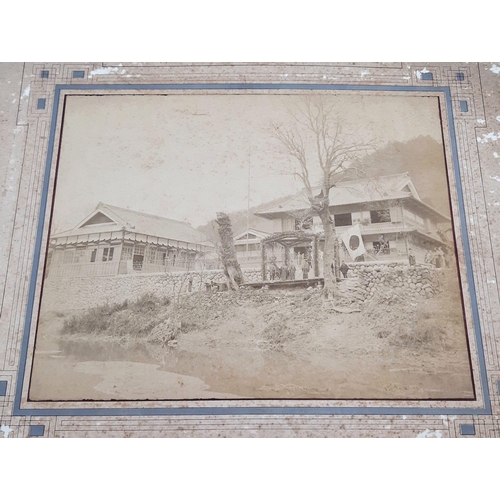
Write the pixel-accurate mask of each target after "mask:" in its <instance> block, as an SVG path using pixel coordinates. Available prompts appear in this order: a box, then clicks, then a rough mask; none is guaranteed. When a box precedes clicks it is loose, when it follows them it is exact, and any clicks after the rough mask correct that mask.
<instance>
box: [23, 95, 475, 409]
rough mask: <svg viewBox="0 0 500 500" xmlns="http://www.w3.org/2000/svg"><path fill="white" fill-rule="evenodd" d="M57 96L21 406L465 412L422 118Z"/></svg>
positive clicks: (450, 225)
mask: <svg viewBox="0 0 500 500" xmlns="http://www.w3.org/2000/svg"><path fill="white" fill-rule="evenodd" d="M283 92H285V91H283V90H281V91H280V92H274V91H265V92H259V91H239V92H237V91H227V90H226V91H214V92H210V91H206V90H205V91H203V92H200V91H189V92H175V91H173V92H172V93H166V92H165V91H162V92H161V93H159V92H157V93H154V92H153V91H149V93H148V92H145V93H143V94H130V93H128V94H125V93H119V92H117V93H113V94H112V93H104V94H103V93H101V94H100V95H97V94H96V95H92V94H91V93H89V94H88V95H87V94H85V95H84V94H81V95H76V94H73V95H67V96H65V97H64V103H63V110H62V116H63V119H62V124H61V127H60V128H61V131H60V137H59V149H58V152H57V154H58V157H57V169H56V173H55V182H54V191H53V196H52V206H50V207H48V209H47V210H48V211H49V212H50V226H49V229H48V231H49V232H48V238H47V245H46V248H45V249H44V253H43V256H44V267H43V283H42V289H41V299H40V305H39V309H38V318H37V323H36V337H35V345H34V356H33V362H32V366H31V376H30V384H29V394H28V400H29V401H148V400H151V401H169V400H175V401H183V400H279V399H284V400H285V399H286V400H290V399H292V400H293V399H296V400H356V399H358V400H359V399H366V400H405V401H407V400H474V398H475V388H474V382H473V377H472V369H471V362H470V353H469V344H468V336H467V327H466V320H465V316H464V309H465V307H464V301H463V297H462V289H461V279H460V274H459V266H458V263H457V252H456V245H457V241H456V236H455V232H454V221H453V217H452V201H451V200H452V199H453V196H452V195H451V194H450V193H451V189H452V188H451V187H450V182H449V179H448V173H447V172H448V168H449V167H448V166H447V163H446V151H445V141H444V139H443V137H444V134H446V132H445V131H444V130H443V124H442V122H441V112H440V102H439V97H437V96H429V95H424V94H423V93H422V94H418V93H415V94H411V93H399V94H397V93H391V92H382V91H378V92H377V91H369V92H368V91H367V92H360V91H356V92H353V91H348V90H345V91H343V90H338V91H295V92H289V93H283Z"/></svg>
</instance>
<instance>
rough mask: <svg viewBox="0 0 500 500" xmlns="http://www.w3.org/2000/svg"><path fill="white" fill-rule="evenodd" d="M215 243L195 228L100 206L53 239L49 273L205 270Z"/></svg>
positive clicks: (70, 274)
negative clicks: (206, 261)
mask: <svg viewBox="0 0 500 500" xmlns="http://www.w3.org/2000/svg"><path fill="white" fill-rule="evenodd" d="M213 251H214V245H213V244H212V243H210V242H209V241H207V239H206V237H205V235H204V234H202V233H201V232H200V231H198V230H197V229H195V228H193V227H191V226H190V225H189V224H186V223H184V222H180V221H177V220H172V219H167V218H165V217H159V216H156V215H149V214H145V213H142V212H137V211H135V210H129V209H125V208H120V207H114V206H111V205H106V204H104V203H99V205H98V206H97V207H96V208H95V210H94V211H93V212H92V213H90V214H89V215H88V216H87V217H85V219H84V220H83V221H81V222H80V223H79V224H78V225H77V226H76V227H75V228H73V229H71V230H69V231H64V232H61V233H57V234H54V235H51V236H50V240H49V252H48V257H47V267H46V269H47V271H46V272H47V275H48V277H50V278H53V277H70V276H109V275H117V274H132V273H154V272H166V271H188V270H193V269H202V268H204V266H205V257H206V256H207V255H210V254H212V252H213Z"/></svg>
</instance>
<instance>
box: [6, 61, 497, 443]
mask: <svg viewBox="0 0 500 500" xmlns="http://www.w3.org/2000/svg"><path fill="white" fill-rule="evenodd" d="M42 70H48V71H49V78H47V79H42V78H40V72H41V71H42ZM73 71H84V79H80V78H78V79H76V78H73ZM428 72H431V73H432V75H433V80H427V79H426V77H425V76H424V75H426V74H428ZM457 72H460V73H462V74H463V75H464V78H463V80H462V79H460V80H457V77H456V74H457ZM499 82H500V67H499V65H494V64H491V63H488V64H483V63H479V64H475V63H466V64H465V63H464V64H457V63H454V64H448V63H441V64H436V63H427V64H426V63H371V64H349V65H346V64H331V63H324V64H321V63H315V64H301V63H296V64H286V65H285V64H241V65H239V64H224V65H222V64H219V65H217V64H212V65H211V64H171V65H169V64H145V65H137V64H136V63H134V64H132V63H121V65H119V63H88V64H81V63H80V64H77V63H75V64H67V63H65V64H55V63H46V64H3V65H2V66H1V67H0V92H1V94H0V98H1V101H2V115H1V122H0V127H1V141H2V142H1V148H0V155H1V159H2V178H3V182H2V205H3V206H2V213H1V227H2V247H1V264H0V279H1V282H0V284H1V286H2V306H1V307H2V309H1V318H0V381H5V382H7V394H6V396H5V397H2V396H0V412H1V413H0V423H1V425H2V431H3V434H4V436H5V435H8V436H9V437H13V436H14V437H24V436H27V435H28V434H29V433H30V426H33V425H44V426H45V429H44V437H56V436H70V435H71V436H124V435H130V436H143V435H148V436H177V435H178V436H181V435H182V436H185V435H193V436H194V435H197V436H216V435H228V436H237V435H240V436H251V435H259V436H265V435H273V436H279V435H281V436H306V435H307V436H336V435H339V436H340V435H341V436H408V437H409V436H415V437H416V436H422V437H441V436H442V437H448V436H449V437H455V436H461V434H460V424H474V426H475V436H476V437H479V436H480V437H500V423H499V420H498V417H499V413H500V412H499V410H500V408H499V407H500V397H499V387H498V381H499V379H500V366H499V333H498V332H499V329H498V321H499V319H500V318H499V295H498V283H497V279H496V268H495V262H496V263H498V262H500V256H499V251H500V248H499V243H498V237H497V232H498V231H499V230H500V221H499V220H498V219H499V210H500V203H499V202H498V201H497V200H498V199H499V198H498V191H499V189H500V188H499V187H498V183H499V182H500V176H499V174H498V168H499V164H500V159H499V157H500V147H499V146H498V144H500V143H499V142H498V139H499V138H500V102H499V99H498V95H499V90H500V83H499ZM96 83H97V84H111V83H113V84H116V83H119V84H133V83H148V84H151V83H153V84H154V83H157V84H159V83H161V84H164V83H276V84H289V83H305V84H310V83H313V84H322V83H335V84H350V85H367V86H371V85H398V86H416V87H418V86H422V87H425V86H431V87H432V86H446V87H449V88H450V92H451V96H452V102H453V113H454V117H455V120H454V122H455V129H456V134H457V148H458V154H459V160H460V166H461V170H460V175H461V180H462V187H463V195H464V205H465V210H466V216H467V228H468V232H469V244H470V248H471V258H472V268H473V271H474V282H475V288H476V292H477V295H478V312H479V319H480V322H481V330H482V340H483V344H484V357H485V362H486V368H487V379H488V385H489V394H490V397H491V405H492V412H491V415H487V414H486V415H476V416H472V415H458V414H457V415H453V414H451V415H439V414H435V415H401V414H400V415H348V416H347V415H307V416H305V415H282V416H280V415H210V416H204V417H200V416H197V415H189V416H188V415H182V416H176V415H171V416H161V415H155V416H147V415H137V416H123V417H119V416H84V415H81V416H62V415H60V416H58V412H59V413H62V412H61V409H59V410H58V409H57V408H58V405H49V406H50V407H51V408H52V409H53V416H48V415H45V416H43V417H42V416H33V415H29V416H28V415H26V416H21V415H14V410H13V407H14V394H15V388H16V379H17V370H18V367H19V354H20V348H21V342H22V336H23V327H24V323H25V315H26V304H27V296H28V287H29V283H30V280H29V277H30V272H31V263H32V252H33V248H34V241H35V234H36V226H37V224H38V216H39V208H40V196H41V181H42V176H43V172H44V170H45V159H46V154H47V141H48V136H49V126H50V118H51V111H52V99H53V95H54V85H55V84H81V85H87V84H96ZM38 99H46V106H45V109H37V103H38ZM460 101H466V102H467V105H468V110H467V111H461V107H460ZM52 182H53V179H52V180H51V183H52ZM49 191H50V189H49ZM48 201H49V202H50V195H49V200H48ZM461 257H462V262H461V265H462V266H464V260H463V258H464V256H463V255H462V256H461ZM495 326H496V328H495ZM495 331H496V333H495ZM473 351H474V347H473ZM473 354H474V353H473ZM29 355H30V352H29V351H28V357H29ZM367 405H368V406H370V404H369V403H367ZM59 406H64V405H59ZM92 406H96V405H92V404H83V403H82V407H86V408H91V407H92ZM97 406H98V405H97ZM142 406H143V407H144V406H147V405H142ZM220 406H221V407H224V404H221V405H220ZM283 406H287V405H286V404H284V405H283ZM365 406H366V405H365ZM385 406H387V407H388V408H391V407H392V406H393V405H392V404H391V403H388V404H387V405H385ZM134 407H135V408H136V409H137V410H139V411H138V413H141V412H140V408H141V405H134ZM46 408H48V407H46ZM32 413H33V412H32ZM462 430H463V429H462ZM32 433H33V430H32Z"/></svg>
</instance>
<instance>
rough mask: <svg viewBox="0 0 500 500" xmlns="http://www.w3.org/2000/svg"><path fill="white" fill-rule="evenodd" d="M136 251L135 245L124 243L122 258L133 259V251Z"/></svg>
mask: <svg viewBox="0 0 500 500" xmlns="http://www.w3.org/2000/svg"><path fill="white" fill-rule="evenodd" d="M133 252H134V247H133V246H131V245H124V246H123V249H122V256H121V260H132V253H133Z"/></svg>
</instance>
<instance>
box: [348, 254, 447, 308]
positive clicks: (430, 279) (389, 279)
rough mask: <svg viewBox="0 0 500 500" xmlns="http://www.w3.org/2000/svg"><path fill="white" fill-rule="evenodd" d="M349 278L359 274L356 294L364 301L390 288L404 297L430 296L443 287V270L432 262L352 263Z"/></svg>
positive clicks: (356, 276)
mask: <svg viewBox="0 0 500 500" xmlns="http://www.w3.org/2000/svg"><path fill="white" fill-rule="evenodd" d="M348 278H357V280H356V282H357V283H356V286H355V288H356V292H357V293H356V296H357V299H358V300H360V301H364V300H369V299H370V298H371V297H373V296H374V295H376V294H378V293H387V292H392V293H395V294H398V295H400V296H404V297H426V298H430V297H433V296H434V295H435V294H436V293H437V292H438V291H439V271H438V270H436V268H435V267H434V266H432V265H428V264H417V265H415V266H409V265H408V264H405V263H392V264H375V265H366V264H364V265H352V264H351V265H350V270H349V272H348ZM348 281H351V282H352V281H354V280H348Z"/></svg>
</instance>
